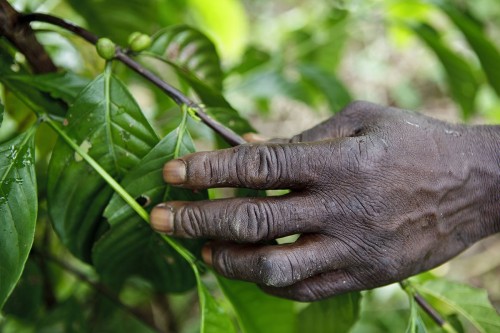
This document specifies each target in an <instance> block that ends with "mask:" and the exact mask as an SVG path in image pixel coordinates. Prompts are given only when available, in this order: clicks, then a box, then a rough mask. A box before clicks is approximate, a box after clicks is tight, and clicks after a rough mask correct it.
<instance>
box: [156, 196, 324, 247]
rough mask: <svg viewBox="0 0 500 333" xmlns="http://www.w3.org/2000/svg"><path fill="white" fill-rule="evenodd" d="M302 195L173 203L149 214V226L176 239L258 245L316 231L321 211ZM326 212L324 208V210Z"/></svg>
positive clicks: (166, 204) (318, 226) (161, 206)
mask: <svg viewBox="0 0 500 333" xmlns="http://www.w3.org/2000/svg"><path fill="white" fill-rule="evenodd" d="M308 200H310V199H309V197H308V196H307V195H305V194H298V193H297V194H289V195H284V196H281V197H268V198H231V199H220V200H212V201H209V200H205V201H193V202H181V201H173V202H167V203H165V204H163V205H159V206H157V207H155V208H154V209H153V211H152V212H151V225H152V226H153V228H154V229H156V230H157V231H159V232H163V233H167V234H170V235H174V236H179V237H192V238H209V239H217V240H231V241H235V242H251V243H254V242H259V241H262V240H271V239H276V238H279V237H283V236H288V235H292V234H297V233H306V232H316V231H318V230H319V228H320V223H321V222H322V220H321V216H324V215H326V214H324V212H322V211H321V209H318V208H317V207H316V206H313V205H311V204H310V203H309V202H308ZM325 209H326V208H325Z"/></svg>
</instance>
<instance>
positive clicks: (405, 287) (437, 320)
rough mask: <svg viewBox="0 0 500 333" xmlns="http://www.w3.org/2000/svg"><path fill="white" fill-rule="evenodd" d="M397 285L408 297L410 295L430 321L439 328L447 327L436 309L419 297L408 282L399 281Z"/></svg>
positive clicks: (446, 323)
mask: <svg viewBox="0 0 500 333" xmlns="http://www.w3.org/2000/svg"><path fill="white" fill-rule="evenodd" d="M399 285H400V286H401V288H403V290H405V291H406V292H407V293H408V294H409V295H412V297H413V299H414V300H415V302H417V304H418V305H419V306H420V307H421V308H422V310H423V311H424V312H425V313H427V314H428V315H429V317H431V319H432V320H433V321H434V322H435V323H436V324H438V326H439V327H445V326H447V325H448V322H447V321H446V320H445V319H444V318H443V317H442V316H441V315H440V314H439V312H437V310H436V309H434V308H433V307H432V305H430V304H429V303H428V302H427V300H426V299H425V298H424V297H423V296H422V295H420V294H419V293H418V292H417V291H416V290H415V289H414V288H413V287H412V286H411V284H410V282H409V281H407V280H405V281H401V282H399Z"/></svg>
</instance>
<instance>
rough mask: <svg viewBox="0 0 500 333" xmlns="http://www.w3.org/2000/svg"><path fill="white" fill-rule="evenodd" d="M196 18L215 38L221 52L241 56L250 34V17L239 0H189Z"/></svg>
mask: <svg viewBox="0 0 500 333" xmlns="http://www.w3.org/2000/svg"><path fill="white" fill-rule="evenodd" d="M187 3H188V4H189V8H190V9H191V12H192V14H193V15H194V17H195V19H196V20H197V21H198V22H199V24H200V25H201V27H202V28H203V30H204V31H206V32H207V34H208V35H209V36H210V37H211V38H213V39H214V40H215V43H216V45H217V49H218V50H219V52H220V53H221V54H222V55H223V56H225V57H227V58H229V59H234V58H236V57H238V56H240V54H241V52H242V51H243V49H244V47H245V43H246V40H247V37H248V36H247V35H248V18H247V16H246V13H245V10H244V7H243V3H242V2H241V1H239V0H218V1H205V0H188V1H187Z"/></svg>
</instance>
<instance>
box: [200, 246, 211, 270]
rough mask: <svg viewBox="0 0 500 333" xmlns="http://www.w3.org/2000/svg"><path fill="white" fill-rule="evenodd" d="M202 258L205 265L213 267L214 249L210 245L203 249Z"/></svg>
mask: <svg viewBox="0 0 500 333" xmlns="http://www.w3.org/2000/svg"><path fill="white" fill-rule="evenodd" d="M201 257H202V258H203V261H204V262H205V264H207V265H208V266H212V247H211V246H210V244H205V245H204V246H203V248H202V249H201Z"/></svg>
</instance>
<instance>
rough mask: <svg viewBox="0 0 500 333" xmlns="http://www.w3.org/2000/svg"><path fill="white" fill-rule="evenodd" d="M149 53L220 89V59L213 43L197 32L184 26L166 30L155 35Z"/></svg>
mask: <svg viewBox="0 0 500 333" xmlns="http://www.w3.org/2000/svg"><path fill="white" fill-rule="evenodd" d="M151 51H152V52H153V53H154V54H156V55H158V56H161V57H162V58H164V59H165V60H167V61H170V62H172V63H174V64H176V65H177V66H178V67H180V68H181V69H183V70H185V71H188V72H190V73H192V74H193V75H195V76H196V77H197V78H198V79H199V80H201V81H203V82H207V85H208V86H211V87H212V88H213V89H215V90H218V91H220V90H222V79H223V74H222V70H221V66H220V59H219V56H218V54H217V51H216V50H215V46H214V44H213V43H212V41H210V39H208V37H207V36H205V35H204V34H203V33H201V32H200V31H198V30H196V29H194V28H191V27H189V26H186V25H179V26H174V27H168V28H165V29H163V30H161V31H159V32H158V33H157V34H155V36H154V39H153V44H152V45H151Z"/></svg>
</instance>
